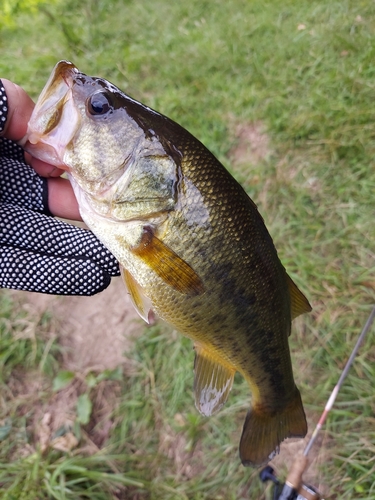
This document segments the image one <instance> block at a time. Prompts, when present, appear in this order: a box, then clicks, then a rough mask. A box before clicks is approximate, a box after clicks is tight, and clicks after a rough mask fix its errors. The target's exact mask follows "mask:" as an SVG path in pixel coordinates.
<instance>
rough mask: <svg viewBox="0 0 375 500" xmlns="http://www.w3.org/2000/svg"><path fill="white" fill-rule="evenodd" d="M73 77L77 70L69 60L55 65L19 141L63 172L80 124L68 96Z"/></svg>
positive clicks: (37, 156)
mask: <svg viewBox="0 0 375 500" xmlns="http://www.w3.org/2000/svg"><path fill="white" fill-rule="evenodd" d="M77 74H79V71H78V69H77V68H76V67H75V66H74V64H72V63H71V62H69V61H60V62H58V63H57V64H56V66H55V67H54V69H53V71H52V73H51V75H50V77H49V79H48V81H47V83H46V85H45V87H44V89H43V90H42V92H41V94H40V96H39V98H38V101H37V103H36V105H35V108H34V111H33V113H32V115H31V117H30V121H29V123H28V127H27V132H26V134H25V136H24V137H23V138H22V139H21V140H20V141H19V144H20V146H21V147H22V148H23V149H24V150H25V151H27V152H28V153H30V154H31V155H32V156H33V157H35V158H37V159H39V160H42V161H44V162H46V163H49V164H51V165H54V166H55V167H58V168H61V169H63V170H67V171H69V170H70V169H69V167H68V166H67V165H66V164H65V162H64V153H65V150H66V147H67V146H68V145H69V144H70V143H71V141H72V139H73V137H74V135H75V134H76V132H77V130H78V128H79V126H80V121H81V120H80V115H79V112H78V110H77V108H76V106H75V104H74V99H73V94H72V87H73V83H74V78H75V77H76V75H77Z"/></svg>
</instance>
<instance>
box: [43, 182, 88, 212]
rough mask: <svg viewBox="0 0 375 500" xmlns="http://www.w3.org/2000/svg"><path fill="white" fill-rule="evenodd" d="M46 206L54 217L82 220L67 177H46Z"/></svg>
mask: <svg viewBox="0 0 375 500" xmlns="http://www.w3.org/2000/svg"><path fill="white" fill-rule="evenodd" d="M48 208H49V209H50V212H51V213H52V214H53V215H55V216H56V217H62V218H63V219H71V220H82V217H81V214H80V213H79V208H78V203H77V200H76V197H75V196H74V192H73V188H72V185H71V184H70V182H69V181H68V179H62V178H61V177H58V178H53V177H50V178H49V179H48Z"/></svg>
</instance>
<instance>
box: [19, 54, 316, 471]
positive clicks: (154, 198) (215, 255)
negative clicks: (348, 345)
mask: <svg viewBox="0 0 375 500" xmlns="http://www.w3.org/2000/svg"><path fill="white" fill-rule="evenodd" d="M22 145H23V146H24V148H25V150H26V151H28V152H29V153H31V154H32V155H34V156H35V157H37V158H39V159H42V160H44V161H46V162H49V163H52V164H54V165H56V166H58V167H60V168H64V169H65V170H67V171H68V172H69V175H70V179H71V181H72V184H73V188H74V191H75V194H76V197H77V200H78V203H79V206H80V211H81V215H82V218H83V220H84V221H85V222H86V224H87V225H88V227H89V228H90V229H91V230H92V231H93V232H94V233H95V234H96V235H97V237H98V238H99V239H100V240H101V241H102V242H103V243H104V244H105V245H106V246H107V247H108V249H109V250H110V251H111V252H112V253H113V254H114V256H115V257H116V258H117V259H118V261H119V263H120V266H121V269H122V274H123V278H124V282H125V284H126V285H127V288H128V291H129V293H130V295H131V297H132V300H133V303H134V305H135V307H136V309H137V310H138V312H139V314H140V315H141V316H142V318H144V319H145V320H146V321H147V320H148V317H149V313H150V311H151V310H153V311H155V312H156V313H157V314H158V315H159V316H160V317H161V318H163V319H164V320H165V321H167V322H168V323H169V324H171V325H173V326H174V327H175V328H176V329H178V330H179V331H180V332H181V333H182V334H183V335H186V336H187V337H189V338H191V339H192V340H193V341H194V347H195V365H194V374H195V380H194V392H195V403H196V406H197V408H198V410H199V411H200V412H201V413H202V414H203V415H212V414H213V413H215V412H216V411H218V410H219V409H220V408H221V407H222V406H223V404H224V403H225V402H226V400H227V398H228V395H229V391H230V389H231V387H232V383H233V378H234V374H235V372H236V371H239V372H240V373H241V374H242V375H243V377H244V378H245V379H246V380H247V382H248V384H249V386H250V389H251V392H252V406H251V409H250V410H249V412H248V414H247V417H246V420H245V424H244V428H243V433H242V437H241V442H240V457H241V460H242V462H243V464H244V465H260V464H263V463H265V462H267V461H268V460H270V459H271V458H272V457H273V455H274V454H275V453H276V452H277V451H278V449H279V445H280V442H281V441H282V440H283V439H285V438H287V437H303V436H305V434H306V432H307V424H306V419H305V414H304V410H303V406H302V402H301V397H300V393H299V391H298V389H297V387H296V385H295V383H294V379H293V372H292V364H291V358H290V352H289V346H288V336H289V334H290V330H291V320H292V319H293V318H294V317H296V316H297V315H299V314H301V313H304V312H308V311H310V310H311V307H310V304H309V303H308V301H307V299H306V298H305V296H304V295H303V294H302V293H301V292H300V291H299V290H298V288H297V287H296V285H295V284H294V283H293V281H292V280H291V278H290V277H289V276H288V275H287V273H286V271H285V269H284V267H283V266H282V264H281V262H280V260H279V258H278V255H277V252H276V249H275V247H274V245H273V242H272V239H271V237H270V235H269V233H268V231H267V229H266V227H265V225H264V222H263V219H262V217H261V215H260V214H259V212H258V210H257V207H256V205H255V204H254V203H253V201H252V200H251V199H250V198H249V197H248V195H247V194H246V192H245V191H244V190H243V188H242V187H241V186H240V185H239V184H238V183H237V182H236V181H235V180H234V179H233V177H232V176H231V175H230V174H229V173H228V171H227V170H226V169H225V168H224V167H223V166H222V165H221V164H220V163H219V161H218V160H217V159H216V158H215V157H214V156H213V155H212V154H211V153H210V152H209V151H208V150H207V149H206V148H205V147H204V146H203V145H202V144H201V143H200V142H199V141H198V140H197V139H195V138H194V137H193V136H192V135H191V134H190V133H189V132H187V131H186V130H185V129H183V128H182V127H181V126H180V125H178V124H177V123H175V122H173V121H172V120H170V119H169V118H167V117H165V116H163V115H161V114H159V113H157V112H156V111H153V110H152V109H150V108H148V107H146V106H144V105H143V104H141V103H139V102H137V101H135V100H134V99H132V98H131V97H129V96H127V95H125V94H124V93H123V92H121V90H119V89H118V88H117V87H115V86H114V85H112V84H111V83H109V82H108V81H106V80H104V79H102V78H94V77H90V76H87V75H85V74H84V73H81V72H80V71H79V70H78V69H77V68H76V67H75V66H74V65H73V64H72V63H70V62H67V61H61V62H59V63H58V64H57V65H56V67H55V69H54V70H53V72H52V74H51V76H50V79H49V80H48V82H47V84H46V86H45V88H44V90H43V91H42V93H41V95H40V97H39V99H38V102H37V104H36V107H35V110H34V112H33V115H32V117H31V119H30V122H29V127H28V131H27V134H26V136H25V137H24V139H23V140H22Z"/></svg>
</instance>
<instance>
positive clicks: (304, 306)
mask: <svg viewBox="0 0 375 500" xmlns="http://www.w3.org/2000/svg"><path fill="white" fill-rule="evenodd" d="M286 277H287V282H288V288H289V293H290V302H291V306H290V307H291V313H292V320H293V319H294V318H296V317H297V316H299V315H300V314H304V313H308V312H310V311H311V309H312V307H311V306H310V304H309V301H308V300H307V298H306V297H305V296H304V295H303V293H302V292H301V290H300V289H299V288H298V287H297V285H296V284H295V283H294V281H293V280H292V278H291V277H290V276H289V275H288V274H287V275H286Z"/></svg>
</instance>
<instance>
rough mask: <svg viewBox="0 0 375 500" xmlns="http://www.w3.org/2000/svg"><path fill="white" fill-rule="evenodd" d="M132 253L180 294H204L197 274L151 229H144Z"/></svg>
mask: <svg viewBox="0 0 375 500" xmlns="http://www.w3.org/2000/svg"><path fill="white" fill-rule="evenodd" d="M131 251H132V252H133V253H134V254H135V255H137V256H138V257H140V258H141V259H142V260H143V261H144V262H145V263H146V264H147V265H148V266H150V267H151V268H152V269H153V270H154V271H155V273H156V274H157V275H158V276H160V278H161V279H162V280H163V281H164V282H165V283H167V284H168V285H170V286H171V287H173V288H174V289H175V290H177V291H178V292H181V293H184V294H187V295H200V294H201V293H203V292H204V286H203V283H202V281H201V279H200V278H199V276H198V275H197V273H196V272H195V271H194V270H193V269H192V268H191V267H190V266H189V264H188V263H187V262H185V261H184V260H183V259H181V257H179V256H178V255H177V254H176V253H175V252H174V251H173V250H172V249H170V248H169V247H168V246H167V245H165V243H163V242H162V241H161V240H159V239H158V238H157V237H156V236H155V234H154V233H153V231H152V229H151V228H149V227H145V228H144V230H143V234H142V237H141V241H140V243H139V244H138V245H137V246H135V247H133V248H131Z"/></svg>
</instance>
